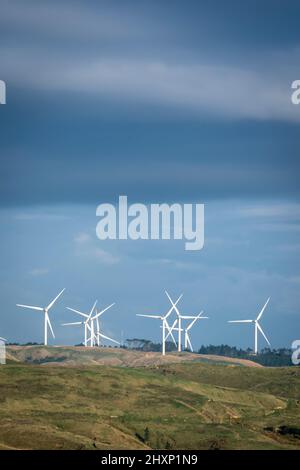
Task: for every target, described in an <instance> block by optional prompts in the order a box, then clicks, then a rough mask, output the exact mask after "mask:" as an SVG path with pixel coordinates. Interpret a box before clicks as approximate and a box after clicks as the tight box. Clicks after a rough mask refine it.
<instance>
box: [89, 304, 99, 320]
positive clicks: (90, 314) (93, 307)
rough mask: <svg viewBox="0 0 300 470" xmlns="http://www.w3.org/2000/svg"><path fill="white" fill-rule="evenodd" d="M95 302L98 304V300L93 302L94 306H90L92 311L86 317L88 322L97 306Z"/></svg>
mask: <svg viewBox="0 0 300 470" xmlns="http://www.w3.org/2000/svg"><path fill="white" fill-rule="evenodd" d="M97 302H98V300H96V302H95V303H94V305H93V306H92V309H91V311H90V313H89V315H88V320H90V319H91V317H92V315H93V311H94V310H95V307H96V305H97Z"/></svg>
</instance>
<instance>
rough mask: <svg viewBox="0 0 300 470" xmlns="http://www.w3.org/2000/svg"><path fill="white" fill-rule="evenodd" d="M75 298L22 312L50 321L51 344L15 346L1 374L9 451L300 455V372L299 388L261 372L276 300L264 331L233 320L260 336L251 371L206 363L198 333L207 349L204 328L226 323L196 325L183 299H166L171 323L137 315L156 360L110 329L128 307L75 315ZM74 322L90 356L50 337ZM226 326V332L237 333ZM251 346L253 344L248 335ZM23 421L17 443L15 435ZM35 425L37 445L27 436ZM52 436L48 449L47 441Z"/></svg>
mask: <svg viewBox="0 0 300 470" xmlns="http://www.w3.org/2000/svg"><path fill="white" fill-rule="evenodd" d="M64 291H65V289H64V290H62V291H60V292H59V294H58V295H56V297H54V299H53V300H51V302H50V303H49V304H48V305H47V306H46V307H38V306H32V305H25V304H17V306H18V308H19V307H20V308H26V309H32V310H33V311H35V310H36V311H37V312H38V313H41V314H42V315H44V317H42V318H43V319H44V334H45V336H44V344H43V345H24V346H22V345H13V344H9V343H8V344H7V345H6V346H5V349H6V354H7V361H6V365H1V366H0V381H1V387H2V390H3V393H4V395H3V397H4V400H2V401H0V414H1V416H2V420H1V422H0V449H2V448H5V449H10V448H33V447H34V448H39V449H58V448H60V449H87V450H88V449H91V450H92V449H94V450H95V449H106V450H107V449H141V450H147V449H148V450H149V449H174V450H175V449H298V448H299V447H300V446H299V439H298V434H297V433H298V431H299V422H300V411H299V404H298V403H299V400H300V395H299V390H300V370H299V368H298V369H297V368H296V369H295V373H294V374H293V376H292V381H291V376H290V375H289V372H288V369H289V368H284V367H282V368H276V367H273V368H272V367H271V368H268V367H263V366H262V365H261V364H259V363H258V362H255V361H254V358H255V355H257V354H258V353H259V345H258V339H257V336H258V333H261V335H262V337H263V338H264V339H265V340H266V341H267V339H266V336H265V334H264V332H263V333H262V331H263V330H262V327H261V324H260V322H261V320H262V316H263V314H264V312H265V310H266V307H267V305H270V298H268V300H267V301H266V302H265V304H264V305H263V307H262V309H261V310H260V311H259V313H258V315H257V316H256V317H255V319H251V320H250V319H246V320H243V319H242V320H228V321H229V322H234V323H239V322H241V323H249V324H252V325H254V336H255V338H254V340H255V342H254V348H253V353H252V354H253V360H251V357H249V358H248V359H242V358H234V357H225V356H218V355H213V354H200V353H199V352H197V353H194V352H193V350H194V349H195V345H193V342H195V341H194V339H195V337H196V332H197V333H198V335H197V336H198V341H199V334H200V335H201V338H202V340H203V341H208V333H207V328H206V326H207V325H208V323H206V322H205V321H204V320H207V321H209V320H210V319H212V318H214V315H213V313H212V312H211V313H210V315H209V316H206V315H205V312H204V309H202V310H200V312H199V310H198V312H199V313H196V314H193V313H189V312H188V313H186V309H185V307H184V299H185V297H184V295H183V293H181V294H180V295H177V296H173V295H170V294H169V292H168V291H165V296H164V299H165V300H164V308H163V309H162V310H161V313H154V314H153V313H142V312H141V313H138V314H136V313H134V312H132V318H133V319H134V320H135V321H136V322H144V323H143V324H146V323H147V322H148V323H150V322H153V323H151V324H153V326H154V327H155V331H156V333H157V335H158V336H160V338H161V350H160V351H157V352H153V351H144V350H138V349H130V348H128V347H125V346H124V345H121V344H120V342H119V341H118V339H119V338H118V337H117V335H115V337H112V336H113V335H111V334H107V333H106V329H107V323H106V322H105V326H104V325H103V324H102V323H103V322H102V319H103V318H106V319H107V320H108V321H109V318H112V315H116V316H118V315H120V312H119V311H120V309H121V308H120V306H119V305H118V304H117V303H115V302H113V303H108V304H106V305H105V304H104V305H103V306H101V307H100V306H99V302H98V301H97V300H95V301H93V302H82V305H83V304H86V305H90V306H89V308H83V309H82V308H77V307H76V308H73V306H72V307H70V306H69V305H68V303H67V305H65V303H66V301H65V300H64V297H63V296H62V294H63V292H64ZM60 298H61V299H60ZM59 299H60V301H59V302H58V300H59ZM56 302H57V304H56ZM58 306H59V307H60V309H58ZM54 307H56V308H54ZM153 307H154V306H152V308H153ZM52 308H53V310H51V309H52ZM49 310H51V321H50V316H49ZM62 312H65V313H64V317H65V318H66V314H68V315H70V314H72V315H74V316H75V318H74V321H73V319H72V318H70V320H71V321H67V322H63V323H61V324H60V326H61V331H62V332H64V331H66V328H69V329H70V331H74V334H76V336H78V337H79V338H81V343H80V345H77V346H69V345H55V344H52V345H49V342H48V337H47V334H46V332H47V331H48V329H49V330H50V332H53V327H52V324H53V323H54V322H55V324H56V325H57V323H58V321H59V319H60V317H61V315H62ZM150 312H151V310H150ZM152 312H153V310H152ZM156 312H157V309H156ZM76 317H77V318H78V317H80V318H79V319H78V320H77V319H76ZM240 318H241V317H240ZM32 321H38V319H36V318H33V319H32ZM226 324H227V322H224V323H223V325H221V324H220V327H222V328H225V329H226ZM269 325H270V324H269ZM72 328H74V330H71V329H72ZM228 328H229V329H230V327H229V325H228ZM57 329H58V326H57V327H56V330H57ZM109 331H111V330H110V329H109ZM242 331H244V330H242ZM128 333H129V334H130V331H128ZM244 335H245V338H247V337H248V332H247V331H246V329H245V331H244ZM53 336H54V334H53ZM1 339H2V338H1ZM192 340H193V341H192ZM52 341H55V338H54V337H53V340H52ZM268 344H269V343H268ZM170 345H172V346H173V347H172V349H171V350H170V349H169V348H170ZM25 376H26V387H24V382H22V383H23V385H22V387H20V384H21V382H20V381H22V377H25ZM288 377H289V378H288ZM285 381H286V382H285ZM285 383H286V385H282V384H285ZM61 396H63V397H64V400H61V399H60V398H59V397H61ZM158 404H160V406H158ZM28 406H29V408H28ZM11 420H12V421H13V423H14V433H13V434H11V433H10V432H8V429H9V424H8V423H10V422H11ZM25 421H26V422H27V423H29V424H28V425H26V426H27V427H26V429H27V431H26V433H25V432H24V425H22V424H20V423H21V422H25ZM41 429H45V432H44V433H41ZM191 429H193V432H191ZM195 430H196V432H195ZM41 434H42V435H43V436H45V439H44V438H43V437H42V438H41V437H38V436H40V435H41Z"/></svg>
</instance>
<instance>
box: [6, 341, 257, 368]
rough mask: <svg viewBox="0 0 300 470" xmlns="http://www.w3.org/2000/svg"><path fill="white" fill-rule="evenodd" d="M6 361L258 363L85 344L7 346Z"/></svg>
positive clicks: (64, 363) (132, 364)
mask: <svg viewBox="0 0 300 470" xmlns="http://www.w3.org/2000/svg"><path fill="white" fill-rule="evenodd" d="M7 354H8V359H9V360H10V361H18V362H26V363H30V364H41V365H54V364H55V365H61V366H70V365H73V366H80V365H110V366H125V367H128V366H129V367H147V366H153V365H162V364H174V363H178V362H179V363H180V362H188V361H192V362H206V363H219V364H220V363H221V364H227V363H231V364H238V365H241V366H248V367H261V365H260V364H257V363H255V362H253V361H249V360H246V359H237V358H229V357H224V356H215V355H199V354H192V353H188V352H182V353H168V354H167V355H166V356H164V357H163V356H162V355H161V353H159V352H150V351H149V352H143V351H136V350H129V349H120V348H98V347H97V348H85V347H71V346H48V347H45V346H9V347H7Z"/></svg>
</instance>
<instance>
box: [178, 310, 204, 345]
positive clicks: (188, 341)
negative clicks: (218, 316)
mask: <svg viewBox="0 0 300 470" xmlns="http://www.w3.org/2000/svg"><path fill="white" fill-rule="evenodd" d="M202 313H203V310H202V311H201V312H200V313H199V315H197V316H196V317H192V316H182V317H181V318H183V319H185V320H187V319H192V321H191V323H189V324H188V325H187V326H186V328H185V329H184V349H188V345H189V347H190V350H191V351H192V352H193V346H192V343H191V338H190V336H189V331H190V329H191V328H192V327H193V326H194V324H195V323H196V321H197V320H206V319H208V318H209V317H203V316H202Z"/></svg>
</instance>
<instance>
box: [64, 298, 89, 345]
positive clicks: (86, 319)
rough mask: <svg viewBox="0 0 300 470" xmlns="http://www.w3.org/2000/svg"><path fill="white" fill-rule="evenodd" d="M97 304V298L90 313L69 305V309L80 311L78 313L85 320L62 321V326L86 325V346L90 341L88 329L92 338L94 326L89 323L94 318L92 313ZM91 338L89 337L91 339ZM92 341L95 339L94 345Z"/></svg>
mask: <svg viewBox="0 0 300 470" xmlns="http://www.w3.org/2000/svg"><path fill="white" fill-rule="evenodd" d="M96 305H97V300H96V302H95V303H94V305H93V306H92V308H91V310H90V313H83V312H80V311H79V310H75V309H74V308H70V307H67V309H68V310H71V311H72V312H75V313H78V315H81V316H82V317H84V318H85V320H84V321H76V322H72V323H62V326H71V325H72V326H73V325H84V345H85V346H87V342H88V339H87V332H88V330H90V332H91V338H92V327H91V325H90V324H89V323H90V320H91V318H92V315H93V312H94V310H95V307H96ZM91 338H89V340H90V339H91ZM92 341H93V339H91V346H92V345H93V344H92Z"/></svg>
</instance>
